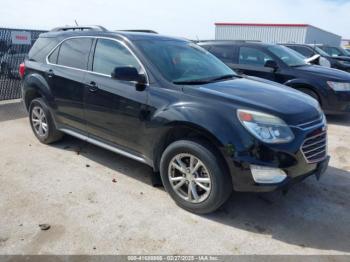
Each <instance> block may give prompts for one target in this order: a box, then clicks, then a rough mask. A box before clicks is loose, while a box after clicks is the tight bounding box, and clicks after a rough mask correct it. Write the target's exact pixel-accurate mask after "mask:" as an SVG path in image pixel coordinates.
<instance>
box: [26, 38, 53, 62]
mask: <svg viewBox="0 0 350 262" xmlns="http://www.w3.org/2000/svg"><path fill="white" fill-rule="evenodd" d="M57 44H58V40H57V39H56V38H44V37H40V38H38V39H37V40H36V41H35V43H34V45H33V47H32V48H31V49H30V51H29V54H28V58H29V60H31V61H36V62H41V63H44V62H45V60H46V56H47V55H48V54H49V53H50V51H51V50H52V49H53V48H54V47H55V46H56V45H57Z"/></svg>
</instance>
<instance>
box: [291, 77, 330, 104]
mask: <svg viewBox="0 0 350 262" xmlns="http://www.w3.org/2000/svg"><path fill="white" fill-rule="evenodd" d="M285 85H286V86H289V87H292V88H294V89H296V90H298V91H300V89H308V90H310V91H312V92H314V93H315V94H316V95H317V97H318V101H319V103H320V104H321V105H322V104H323V103H324V101H323V99H322V96H321V95H320V92H319V90H317V88H316V87H314V86H313V85H312V84H310V83H307V82H304V81H295V82H293V81H291V82H287V83H285Z"/></svg>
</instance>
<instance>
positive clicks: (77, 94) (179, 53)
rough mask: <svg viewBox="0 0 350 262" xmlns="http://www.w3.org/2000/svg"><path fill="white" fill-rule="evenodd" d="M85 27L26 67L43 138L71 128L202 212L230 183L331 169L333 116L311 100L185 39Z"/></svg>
mask: <svg viewBox="0 0 350 262" xmlns="http://www.w3.org/2000/svg"><path fill="white" fill-rule="evenodd" d="M82 29H86V30H81V31H78V30H77V29H76V28H62V29H56V30H55V31H51V32H49V33H45V34H42V35H40V38H39V39H38V40H37V41H36V43H35V44H34V46H33V48H32V49H31V51H30V53H29V58H28V60H26V61H25V63H24V64H22V65H21V66H20V73H21V76H22V78H23V85H22V86H23V99H24V103H25V105H26V107H27V109H28V111H29V119H30V124H31V127H32V129H33V132H34V134H35V136H36V137H37V138H38V139H39V140H40V141H41V142H42V143H45V144H48V143H52V142H54V141H57V140H59V139H60V138H61V137H62V135H63V134H64V133H65V134H68V135H72V136H75V137H77V138H80V139H83V140H85V141H88V142H90V143H93V144H95V145H98V146H101V147H103V148H105V149H108V150H111V151H113V152H116V153H119V154H122V155H124V156H127V157H130V158H132V159H134V160H137V161H140V162H142V163H145V164H147V165H149V166H151V167H152V168H153V169H154V171H155V172H158V171H160V175H161V179H162V182H163V184H164V186H165V189H166V190H167V192H168V193H169V194H170V195H171V197H172V198H173V199H174V200H175V201H176V203H177V204H178V205H180V206H181V207H183V208H185V209H187V210H190V211H192V212H196V213H208V212H211V211H214V210H215V209H217V208H218V207H219V206H221V205H222V204H223V203H224V202H225V200H227V199H228V197H229V196H230V193H231V191H232V190H233V189H235V190H237V191H254V192H256V191H259V192H265V191H271V190H275V189H277V188H286V187H287V186H288V185H290V184H291V183H292V182H294V181H299V180H302V179H303V178H305V177H308V176H310V175H316V176H317V177H319V176H320V175H321V174H322V173H323V172H324V171H325V169H326V168H327V165H328V160H329V157H328V156H327V138H326V136H327V135H326V119H325V116H324V114H323V112H322V110H321V109H320V107H319V105H318V103H317V101H316V100H314V99H312V98H310V97H309V96H306V95H304V94H302V93H301V92H298V91H295V90H293V89H289V88H284V87H281V86H280V85H278V84H269V83H264V82H261V81H252V80H248V79H245V78H242V77H240V76H238V75H236V74H235V72H234V71H232V70H231V69H230V68H229V67H227V66H226V65H225V64H224V63H222V62H221V61H220V60H218V59H217V58H216V57H215V56H213V55H211V54H210V53H209V52H207V51H206V50H205V49H202V48H201V47H199V46H198V45H196V44H194V43H192V42H190V41H187V40H184V39H177V38H171V37H166V36H161V35H157V34H152V33H137V32H121V31H119V32H111V31H107V30H105V29H104V28H101V27H93V28H82Z"/></svg>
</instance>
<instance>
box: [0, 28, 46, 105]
mask: <svg viewBox="0 0 350 262" xmlns="http://www.w3.org/2000/svg"><path fill="white" fill-rule="evenodd" d="M43 32H45V31H41V30H28V29H23V30H22V29H11V28H0V101H1V100H8V99H16V98H20V97H21V87H20V79H19V74H18V67H19V65H20V63H22V62H23V61H24V59H25V57H26V55H27V54H28V52H29V50H30V48H31V46H32V45H33V44H34V42H35V40H36V39H37V38H38V36H39V34H41V33H43Z"/></svg>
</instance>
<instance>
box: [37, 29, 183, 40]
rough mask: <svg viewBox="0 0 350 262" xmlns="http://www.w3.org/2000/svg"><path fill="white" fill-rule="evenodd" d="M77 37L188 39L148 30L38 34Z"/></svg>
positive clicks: (72, 31)
mask: <svg viewBox="0 0 350 262" xmlns="http://www.w3.org/2000/svg"><path fill="white" fill-rule="evenodd" d="M75 36H76V37H79V36H92V37H96V36H100V37H111V38H115V37H119V38H127V39H129V40H130V41H133V40H152V39H153V40H158V41H189V40H187V39H185V38H176V37H170V36H165V35H160V34H156V33H148V32H135V31H94V30H79V31H74V30H69V31H68V30H67V31H49V32H47V33H43V34H40V37H47V38H62V39H64V38H69V37H75Z"/></svg>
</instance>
